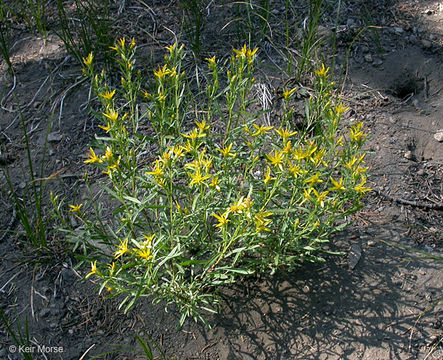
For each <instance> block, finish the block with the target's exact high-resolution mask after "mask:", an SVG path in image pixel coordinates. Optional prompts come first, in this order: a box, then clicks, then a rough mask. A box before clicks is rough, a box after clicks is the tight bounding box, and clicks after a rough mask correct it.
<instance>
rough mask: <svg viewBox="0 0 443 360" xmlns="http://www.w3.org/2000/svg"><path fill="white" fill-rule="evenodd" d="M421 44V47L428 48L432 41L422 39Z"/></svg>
mask: <svg viewBox="0 0 443 360" xmlns="http://www.w3.org/2000/svg"><path fill="white" fill-rule="evenodd" d="M421 46H422V47H423V49H430V48H431V47H432V42H430V41H429V40H426V39H423V40H422V41H421Z"/></svg>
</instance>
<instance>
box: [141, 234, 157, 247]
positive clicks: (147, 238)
mask: <svg viewBox="0 0 443 360" xmlns="http://www.w3.org/2000/svg"><path fill="white" fill-rule="evenodd" d="M142 236H143V237H144V238H145V239H146V240H145V242H144V244H146V245H149V246H150V245H151V243H152V241H153V240H154V238H155V234H152V235H151V236H149V235H146V234H142Z"/></svg>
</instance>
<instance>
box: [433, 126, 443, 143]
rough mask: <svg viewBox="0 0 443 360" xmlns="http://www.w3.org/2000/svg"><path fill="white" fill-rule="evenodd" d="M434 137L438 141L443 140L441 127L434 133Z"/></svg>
mask: <svg viewBox="0 0 443 360" xmlns="http://www.w3.org/2000/svg"><path fill="white" fill-rule="evenodd" d="M434 139H435V140H437V141H438V142H443V129H441V130H438V131H437V132H436V133H435V134H434Z"/></svg>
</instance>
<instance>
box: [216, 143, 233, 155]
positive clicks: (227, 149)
mask: <svg viewBox="0 0 443 360" xmlns="http://www.w3.org/2000/svg"><path fill="white" fill-rule="evenodd" d="M231 149H232V143H230V144H229V145H228V146H225V147H224V148H223V149H217V150H218V151H220V152H221V153H222V154H223V156H224V157H228V156H231V157H235V156H236V155H237V154H236V153H231Z"/></svg>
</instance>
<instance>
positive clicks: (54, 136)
mask: <svg viewBox="0 0 443 360" xmlns="http://www.w3.org/2000/svg"><path fill="white" fill-rule="evenodd" d="M61 139H63V136H62V135H61V134H60V133H58V132H52V133H50V134H49V135H48V142H50V143H55V142H59V141H60V140H61Z"/></svg>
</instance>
